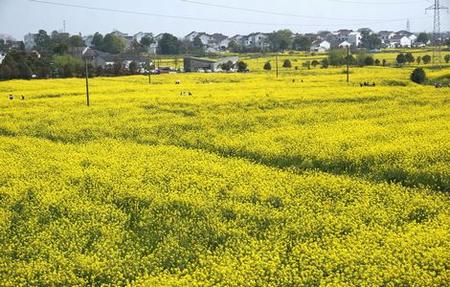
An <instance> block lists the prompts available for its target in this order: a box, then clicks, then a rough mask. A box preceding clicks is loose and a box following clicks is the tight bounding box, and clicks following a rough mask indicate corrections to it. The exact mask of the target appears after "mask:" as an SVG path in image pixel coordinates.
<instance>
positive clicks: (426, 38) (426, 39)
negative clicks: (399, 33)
mask: <svg viewBox="0 0 450 287" xmlns="http://www.w3.org/2000/svg"><path fill="white" fill-rule="evenodd" d="M429 41H430V36H429V35H428V34H427V33H424V32H422V33H420V34H419V36H418V37H417V42H419V43H422V44H427V43H428V42H429Z"/></svg>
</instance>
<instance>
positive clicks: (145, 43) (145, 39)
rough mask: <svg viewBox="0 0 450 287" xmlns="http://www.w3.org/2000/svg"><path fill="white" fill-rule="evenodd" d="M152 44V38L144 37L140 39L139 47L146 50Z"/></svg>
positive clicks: (153, 41)
mask: <svg viewBox="0 0 450 287" xmlns="http://www.w3.org/2000/svg"><path fill="white" fill-rule="evenodd" d="M153 43H155V40H153V38H152V37H150V36H145V37H142V39H141V45H142V46H144V47H146V48H148V47H150V45H151V44H153Z"/></svg>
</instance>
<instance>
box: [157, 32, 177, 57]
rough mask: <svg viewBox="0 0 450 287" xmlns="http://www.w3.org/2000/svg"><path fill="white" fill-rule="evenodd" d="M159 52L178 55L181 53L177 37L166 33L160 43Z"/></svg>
mask: <svg viewBox="0 0 450 287" xmlns="http://www.w3.org/2000/svg"><path fill="white" fill-rule="evenodd" d="M158 46H159V52H160V54H162V55H178V54H179V53H180V43H179V40H178V38H177V37H175V36H173V35H171V34H168V33H165V34H163V36H162V38H161V40H159V43H158Z"/></svg>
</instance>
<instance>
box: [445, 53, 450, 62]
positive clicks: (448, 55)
mask: <svg viewBox="0 0 450 287" xmlns="http://www.w3.org/2000/svg"><path fill="white" fill-rule="evenodd" d="M444 61H445V62H446V63H447V64H448V63H449V62H450V54H447V55H445V56H444Z"/></svg>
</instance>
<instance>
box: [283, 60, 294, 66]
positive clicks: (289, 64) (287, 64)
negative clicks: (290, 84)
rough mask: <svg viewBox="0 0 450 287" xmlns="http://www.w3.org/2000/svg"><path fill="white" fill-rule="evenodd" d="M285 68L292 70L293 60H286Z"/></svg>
mask: <svg viewBox="0 0 450 287" xmlns="http://www.w3.org/2000/svg"><path fill="white" fill-rule="evenodd" d="M283 68H292V63H291V60H289V59H286V60H284V63H283Z"/></svg>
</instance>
